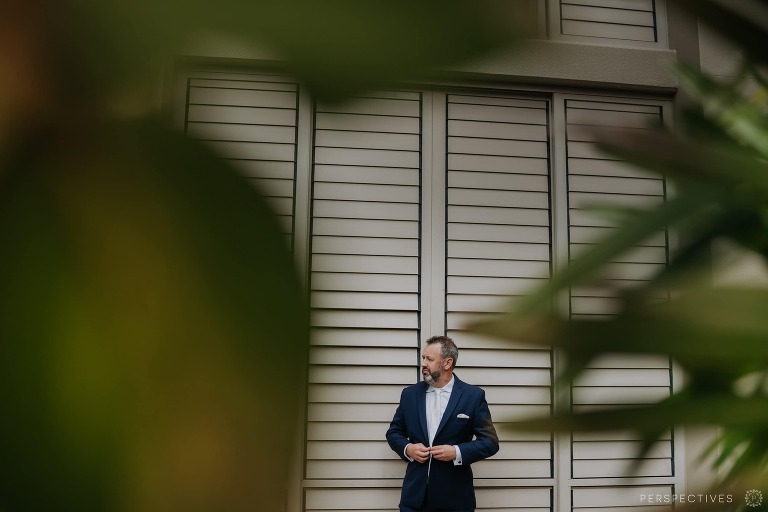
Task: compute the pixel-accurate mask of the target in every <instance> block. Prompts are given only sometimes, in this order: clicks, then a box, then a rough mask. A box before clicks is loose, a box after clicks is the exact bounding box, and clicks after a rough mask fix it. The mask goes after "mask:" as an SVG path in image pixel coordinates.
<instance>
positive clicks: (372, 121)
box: [305, 92, 421, 510]
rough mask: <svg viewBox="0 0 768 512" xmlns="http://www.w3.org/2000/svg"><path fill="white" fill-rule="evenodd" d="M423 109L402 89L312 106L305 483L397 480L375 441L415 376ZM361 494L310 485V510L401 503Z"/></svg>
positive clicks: (385, 493) (395, 464)
mask: <svg viewBox="0 0 768 512" xmlns="http://www.w3.org/2000/svg"><path fill="white" fill-rule="evenodd" d="M420 113H421V105H420V95H419V94H418V93H410V92H382V93H377V94H374V95H372V97H367V98H358V99H356V100H354V101H351V102H350V103H346V104H343V105H340V106H325V105H318V106H317V107H316V113H315V150H314V181H313V187H314V192H313V199H312V211H313V226H312V260H311V296H312V299H311V300H312V308H313V316H312V324H313V328H314V330H313V340H312V348H311V356H310V373H309V397H308V398H309V404H308V411H307V442H306V475H305V477H306V479H307V480H324V479H402V477H403V470H404V467H403V463H402V461H400V460H399V459H398V458H397V457H396V456H395V455H394V454H393V453H392V451H391V450H390V449H389V446H388V445H387V443H386V441H385V440H384V433H385V432H386V430H387V427H388V425H389V422H390V421H391V419H392V415H393V413H394V411H395V408H396V407H397V403H398V401H399V398H400V391H401V390H402V388H403V387H405V386H407V385H409V384H413V383H414V382H415V381H416V379H417V365H418V357H419V349H418V347H419V236H420V213H419V203H420V167H421V152H420V143H421V140H420V127H421V124H420ZM393 484H395V485H396V481H393ZM362 492H363V491H361V490H344V489H335V490H334V491H332V492H329V491H325V490H321V489H308V490H307V494H306V506H307V510H323V509H326V508H328V507H329V508H330V509H332V510H344V509H356V510H361V509H363V508H369V507H372V508H387V507H388V506H396V504H397V502H398V498H397V496H394V497H393V496H391V495H393V492H392V491H390V490H386V489H379V490H375V491H369V492H366V493H365V495H366V496H367V498H363V497H361V498H359V499H358V496H359V495H361V493H362ZM377 497H379V498H377ZM359 500H363V501H364V502H365V503H368V505H367V506H363V505H356V503H358V502H359ZM377 503H378V505H376V504H377Z"/></svg>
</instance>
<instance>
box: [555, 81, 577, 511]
mask: <svg viewBox="0 0 768 512" xmlns="http://www.w3.org/2000/svg"><path fill="white" fill-rule="evenodd" d="M551 114H552V120H551V136H550V141H551V142H550V145H551V147H550V151H551V155H552V158H551V162H550V166H551V167H550V179H551V189H550V190H551V191H552V192H551V193H552V196H551V198H550V202H551V205H550V208H551V212H552V213H551V215H552V217H551V230H552V274H553V276H556V275H558V274H559V273H560V272H561V271H562V270H563V269H564V268H565V267H566V266H567V265H568V261H569V259H570V247H569V243H570V241H569V232H570V229H569V224H568V149H567V133H566V113H565V98H564V97H563V95H562V94H554V95H553V97H552V107H551ZM552 306H553V308H554V309H555V312H557V313H559V314H561V315H566V316H567V315H569V314H570V292H569V291H565V292H563V293H561V294H560V295H559V296H558V297H557V298H556V299H555V303H554V304H553V305H552ZM552 359H553V361H552V376H553V378H555V377H556V376H557V374H558V372H559V371H560V369H561V368H562V367H563V360H562V354H561V353H560V352H559V351H554V352H553V354H552ZM552 384H553V387H554V384H555V383H554V382H553V383H552ZM553 400H554V404H553V405H554V410H555V411H557V410H561V409H562V408H566V407H570V393H568V394H562V393H561V394H557V393H555V394H554V396H553ZM554 445H555V450H554V477H555V481H556V482H559V485H556V486H555V495H554V507H553V508H554V510H557V511H559V512H570V511H571V509H572V493H571V485H570V483H571V462H570V461H571V437H570V436H569V435H566V434H555V435H554Z"/></svg>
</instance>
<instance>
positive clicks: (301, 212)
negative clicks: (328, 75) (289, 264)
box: [293, 88, 313, 292]
mask: <svg viewBox="0 0 768 512" xmlns="http://www.w3.org/2000/svg"><path fill="white" fill-rule="evenodd" d="M312 111H313V108H312V98H310V96H309V93H308V92H307V91H306V90H304V89H303V88H300V89H299V100H298V119H297V126H296V179H295V187H296V190H295V198H294V217H293V218H294V228H293V229H294V231H293V248H294V250H293V253H294V260H295V262H296V266H297V268H298V270H299V277H300V278H301V279H302V281H303V282H304V285H305V286H307V287H308V286H309V254H310V250H311V246H310V238H311V236H312V229H311V226H312V207H311V205H312V128H313V126H312V119H313V115H312ZM307 292H309V289H308V288H307Z"/></svg>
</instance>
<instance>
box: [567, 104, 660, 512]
mask: <svg viewBox="0 0 768 512" xmlns="http://www.w3.org/2000/svg"><path fill="white" fill-rule="evenodd" d="M566 116H567V148H568V160H567V165H568V185H569V203H570V204H569V210H568V211H569V234H570V249H571V257H572V258H574V257H577V256H578V254H579V253H580V252H582V251H583V250H585V249H587V248H589V247H590V246H591V245H592V244H594V243H596V242H597V241H598V240H599V238H600V237H602V236H604V235H605V234H606V233H608V232H610V231H611V230H614V229H617V226H616V225H614V224H612V223H611V222H610V221H607V220H605V219H603V218H601V217H599V216H598V215H596V214H593V213H591V212H588V211H586V210H585V209H584V208H585V205H587V203H593V204H602V205H607V206H610V205H616V206H619V205H621V206H626V205H652V204H659V203H661V202H663V201H664V198H665V194H666V186H665V182H664V179H663V178H661V177H659V176H658V175H653V174H646V173H645V172H643V171H640V170H638V169H634V168H631V167H629V166H628V165H627V164H625V163H623V162H620V161H617V160H614V159H611V158H609V157H608V156H606V155H604V154H601V153H599V152H598V151H597V150H596V148H595V145H594V142H593V141H592V140H591V138H590V135H589V133H588V131H587V127H589V126H613V127H628V128H634V129H644V128H648V127H651V126H653V125H655V126H659V125H660V123H661V110H660V107H658V106H655V105H641V104H626V103H611V102H598V101H575V100H568V101H566ZM666 264H667V234H666V232H665V231H660V232H658V233H656V234H654V235H653V236H651V237H650V238H649V239H648V240H646V241H644V242H642V243H641V244H639V245H638V246H636V247H634V248H633V249H632V250H631V251H629V252H628V253H627V254H622V255H620V256H618V257H617V258H616V260H615V261H614V262H613V263H611V264H610V265H609V268H608V269H607V270H606V272H605V273H604V274H603V275H602V276H600V277H601V280H600V284H595V285H591V286H582V287H578V288H573V289H572V290H571V293H570V307H571V317H572V318H583V319H588V318H593V319H600V318H609V317H610V316H611V315H614V314H616V313H617V312H618V309H617V308H618V307H619V306H620V303H619V300H618V296H619V293H620V291H621V290H623V289H627V288H630V287H633V286H637V285H640V284H642V283H643V282H644V281H647V280H649V279H651V277H652V276H653V275H654V274H655V273H657V272H659V271H660V270H662V269H663V268H664V267H665V265H666ZM663 298H664V297H661V296H660V297H658V300H663ZM619 342H620V340H619ZM671 372H672V368H671V363H670V361H669V359H668V358H666V357H631V356H614V357H606V358H603V359H601V360H599V361H596V362H593V363H592V365H591V366H590V368H589V369H588V370H587V371H586V372H585V373H584V374H583V375H582V376H581V378H580V379H579V380H578V381H577V382H575V383H574V386H573V388H572V407H573V408H574V410H575V411H579V410H588V409H596V408H606V407H615V406H621V405H626V404H638V403H640V404H642V403H652V402H656V401H659V400H661V399H664V398H665V397H668V396H669V395H670V393H671V387H672V377H671V374H672V373H671ZM638 441H639V439H638V438H637V437H636V434H632V433H623V434H617V435H615V436H614V437H613V438H605V437H603V438H601V439H593V438H591V437H589V436H584V435H574V436H573V439H572V453H573V460H572V473H573V478H600V477H604V478H612V477H618V476H622V475H623V474H624V472H625V471H626V470H627V469H628V467H629V466H630V464H631V463H633V462H635V457H637V449H638V446H639V443H638ZM636 475H637V476H652V477H663V476H672V475H673V464H672V438H671V436H666V437H665V438H663V439H662V440H661V441H660V442H659V443H657V445H656V446H655V447H654V448H653V449H652V450H651V451H650V453H649V454H648V455H647V457H646V458H645V459H644V460H643V462H642V464H641V465H640V466H639V469H638V470H637V472H636ZM574 492H576V491H574ZM606 492H608V491H606ZM575 499H576V498H575V497H574V500H575ZM616 506H618V505H616ZM574 507H576V505H575V502H574Z"/></svg>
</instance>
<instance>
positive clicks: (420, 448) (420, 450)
mask: <svg viewBox="0 0 768 512" xmlns="http://www.w3.org/2000/svg"><path fill="white" fill-rule="evenodd" d="M405 454H406V455H408V456H409V457H410V458H412V459H413V460H415V461H416V462H418V463H419V464H424V463H425V462H427V461H428V460H429V448H427V447H426V446H424V445H423V444H421V443H417V444H410V445H408V448H407V449H406V450H405Z"/></svg>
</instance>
